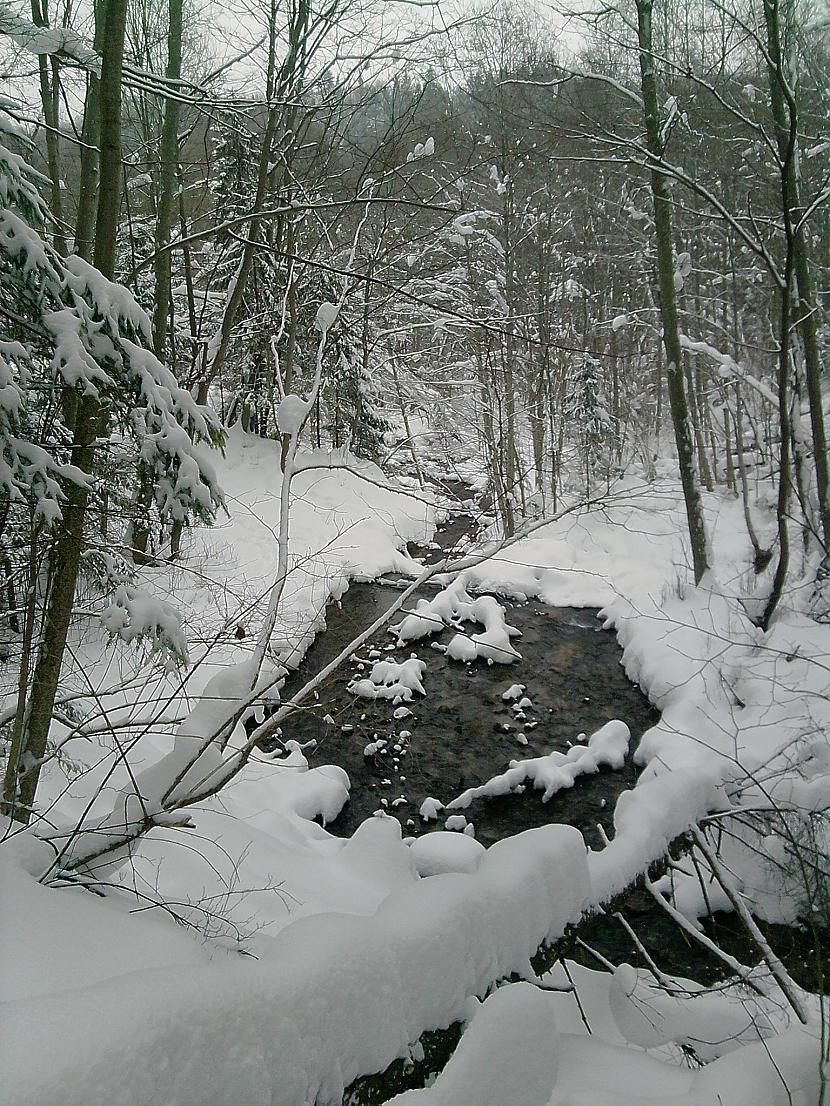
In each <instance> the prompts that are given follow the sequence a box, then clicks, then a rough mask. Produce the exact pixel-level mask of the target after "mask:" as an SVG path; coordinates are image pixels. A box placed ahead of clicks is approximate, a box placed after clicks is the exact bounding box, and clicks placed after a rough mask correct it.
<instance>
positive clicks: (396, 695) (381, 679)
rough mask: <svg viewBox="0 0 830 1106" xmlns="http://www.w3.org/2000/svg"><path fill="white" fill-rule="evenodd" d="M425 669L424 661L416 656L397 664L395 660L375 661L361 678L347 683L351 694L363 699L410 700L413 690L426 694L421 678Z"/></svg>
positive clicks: (395, 701)
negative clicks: (366, 675)
mask: <svg viewBox="0 0 830 1106" xmlns="http://www.w3.org/2000/svg"><path fill="white" fill-rule="evenodd" d="M425 671H426V664H425V662H424V661H421V660H418V658H417V657H410V658H409V660H406V661H404V662H403V663H402V664H398V663H397V662H396V661H376V662H375V663H374V664H373V665H372V671H371V672H370V673H369V675H368V677H367V678H366V679H363V680H353V681H352V682H351V683H350V684H349V691H350V692H351V693H352V695H359V696H360V697H361V698H363V699H391V700H392V702H393V703H400V702H401V700H405V701H406V702H410V701H411V699H412V694H413V692H415V691H417V692H418V694H419V695H426V691H425V690H424V685H423V684H422V683H421V679H422V677H423V675H424V672H425Z"/></svg>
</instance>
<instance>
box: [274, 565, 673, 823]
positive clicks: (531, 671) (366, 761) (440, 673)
mask: <svg viewBox="0 0 830 1106" xmlns="http://www.w3.org/2000/svg"><path fill="white" fill-rule="evenodd" d="M398 595H399V592H398V590H397V589H396V588H395V587H393V586H390V585H386V584H383V583H377V584H356V585H352V587H351V588H350V589H349V591H348V592H347V593H346V595H345V596H344V598H343V602H342V606H341V607H340V608H339V609H338V608H337V607H336V606H332V607H331V608H330V609H329V611H328V613H327V622H328V629H327V630H326V631H325V633H324V634H321V635H320V636H319V637H318V639H317V641H316V642H315V643H314V645H313V646H312V648H311V649H310V650H309V653H308V655H307V657H306V660H305V662H304V663H303V665H302V667H301V669H300V670H299V672H298V673H296V674H295V675H294V676H292V678H291V679H290V680H289V681H288V683H287V685H286V687H285V690H284V692H283V694H284V696H285V697H286V698H289V697H290V695H291V692H292V691H293V690H294V689H295V688H296V687H299V686H300V685H301V683H302V682H303V681H304V680H305V679H306V678H307V677H308V675H309V674H311V673H313V672H314V671H316V670H318V669H319V668H320V667H322V665H324V664H325V663H326V662H327V661H329V660H330V659H331V658H332V657H334V656H335V655H336V654H337V653H338V652H339V651H340V650H341V649H342V648H343V647H344V646H345V645H347V644H348V642H349V641H350V640H352V638H353V637H354V636H355V635H356V634H357V633H358V632H359V631H360V630H361V629H363V628H364V627H365V626H367V625H369V624H370V623H371V622H372V621H373V620H374V619H375V618H377V617H378V615H379V614H381V613H382V611H383V610H385V609H386V607H387V606H389V604H390V603H392V602H393V601H394V600H395V599H396V598H397V596H398ZM500 601H501V602H502V603H503V605H504V606H505V607H506V609H507V620H508V622H509V623H510V624H511V625H513V626H516V627H517V628H518V629H519V630H521V632H522V637H521V638H517V639H515V640H514V644H515V646H516V647H517V648H518V650H519V652H520V653H521V654H522V660H521V661H517V662H515V663H514V664H494V665H492V666H491V665H488V664H487V663H486V662H485V661H482V660H477V661H475V662H474V663H473V664H469V665H468V664H462V663H460V662H458V661H454V660H448V659H447V657H446V656H444V654H443V653H442V652H440V651H438V650H436V649H434V648H432V644H431V643H432V642H435V641H437V642H440V643H443V644H446V643H447V642H448V641H449V639H450V637H451V636H452V634H453V633H454V632H455V631H454V630H445V631H444V632H443V633H442V634H441V635H433V637H432V638H428V639H424V640H422V641H420V642H410V643H407V644H406V645H405V646H404V647H402V648H397V647H396V648H394V649H390V648H389V646H390V644H391V643H392V642H393V641H394V638H393V636H392V635H391V634H389V633H388V632H384V633H381V634H379V635H378V636H377V637H376V638H375V639H374V640H373V641H372V642H370V643H367V644H366V645H365V646H363V648H362V649H361V650H360V651H359V653H358V655H357V656H356V657H355V658H353V660H352V661H351V662H350V663H349V664H348V665H346V666H344V668H343V669H341V671H340V672H338V673H335V674H334V675H333V676H332V677H330V679H329V680H328V681H327V683H326V684H325V685H323V687H322V688H321V690H320V701H319V707H318V709H317V710H315V711H314V712H313V714H312V713H305V714H303V715H299V716H295V717H294V718H292V719H290V720H289V721H288V722H287V723H286V725H285V727H284V734H283V736H284V738H285V739H291V738H294V739H296V740H300V741H308V740H309V739H311V738H315V739H316V740H317V742H318V745H317V748H316V749H315V750H314V751H313V752H311V754H310V760H311V763H312V764H323V763H333V764H338V765H340V766H341V767H342V768H344V769H345V770H346V771H347V772H348V774H349V778H350V780H351V783H352V791H351V799H350V801H349V803H348V804H347V806H346V807H345V809H344V810H343V812H342V814H341V815H340V816H339V817H338V819H337V820H336V821H335V822H334V823H332V825H331V826H330V827H329V828H330V829H331V830H332V831H333V832H334V833H338V834H344V835H349V834H351V833H353V832H354V830H355V828H356V827H357V826H358V825H359V824H360V822H362V821H363V819H364V818H367V817H369V816H370V815H372V814H373V813H375V812H376V811H378V810H386V812H387V813H389V814H391V815H393V816H394V817H396V818H398V819H399V820H400V822H401V823H402V825H403V827H404V831H405V833H407V834H417V833H421V832H424V831H425V830H428V829H430V828H435V823H432V824H430V825H428V824H425V823H423V822H422V820H421V819H420V818H419V816H418V810H419V807H420V805H421V803H422V802H423V801H424V799H425V798H427V797H434V798H437V799H439V800H441V801H442V802H444V803H446V802H448V801H449V800H450V799H452V798H453V797H454V796H455V795H457V794H458V793H459V792H461V791H463V790H465V789H466V788H468V787H475V786H477V785H479V784H482V783H484V782H486V781H487V780H488V779H490V778H491V777H492V776H494V775H496V774H497V773H499V772H503V771H504V770H505V769H506V768H507V767H508V764H509V762H510V760H512V759H514V758H518V757H533V756H541V755H543V754H545V753H549V752H551V751H552V750H553V749H557V750H559V751H561V752H567V750H568V748H569V747H570V744H571V743H573V742H574V741H576V740H577V738H578V736H579V735H583V740H584V735H590V734H591V733H593V732H594V731H595V730H596V729H598V728H599V727H600V726H602V725H603V724H604V723H605V722H607V721H608V720H609V719H611V718H620V719H622V720H623V721H624V722H626V723H627V724H628V726H629V727H630V729H631V731H632V749H633V747H634V744H635V742H636V740H637V738H638V737H639V735H640V734H641V733H642V732H643V730H644V729H646V728H648V727H649V726H651V725H653V723H654V722H655V721H656V719H657V714H656V713H655V711H654V710H653V708H652V707H651V706H650V705H649V703H648V701H647V700H646V698H645V697H644V696H643V695H642V693H641V692H640V690H639V689H638V688H637V687H635V686H634V685H633V684H631V683H630V682H629V680H628V679H627V678H626V676H625V673H624V672H623V670H622V667H621V666H620V663H619V661H620V656H621V653H620V649H619V646H618V645H617V642H616V640H615V638H614V636H613V634H611V633H609V632H606V631H603V630H602V629H601V628H600V625H599V623H598V621H597V618H596V612H595V611H591V610H581V609H576V608H569V607H564V608H551V607H546V606H544V605H542V604H540V603H538V602H535V601H530V602H525V603H510V602H508V601H506V600H503V599H502V600H500ZM477 629H478V627H473V628H472V631H473V632H475V631H476V630H477ZM410 656H418V657H419V658H421V659H422V660H424V661H425V662H426V666H427V668H426V672H425V674H424V678H423V683H424V687H425V689H426V692H427V694H426V696H425V697H422V696H419V695H417V694H416V695H415V696H414V700H413V702H411V703H409V704H405V705H407V706H408V707H409V709H410V710H411V711H412V714H411V716H409V717H406V718H402V719H400V720H396V719H395V718H394V717H393V712H394V710H395V705H394V704H393V703H391V702H390V701H389V700H385V699H381V700H367V699H362V698H357V697H355V696H353V695H352V694H351V693H350V692H349V691H348V689H347V685H348V684H349V682H350V681H351V680H352V679H353V678H360V677H362V676H366V675H368V674H369V672H370V670H371V666H372V664H373V663H374V662H375V661H376V660H378V659H380V658H381V657H382V658H383V659H389V660H395V661H398V662H400V661H403V660H406V659H407V658H408V657H410ZM514 682H515V683H521V684H524V685H526V689H527V690H526V692H525V694H526V695H527V697H528V698H529V699H530V700H531V701H532V704H533V706H532V707H529V708H527V709H526V710H525V711H524V715H525V717H524V718H523V719H519V718H517V717H516V716H515V712H514V711H513V710H512V709H511V705H510V704H509V703H506V702H505V701H504V700H503V699H502V693H503V692H504V691H506V690H507V688H508V687H510V685H511V684H513V683H514ZM326 714H329V715H330V716H331V717H332V718H333V719H334V724H333V725H332V724H330V723H326V722H324V721H323V718H324V716H325V715H326ZM523 738H524V740H526V742H527V744H523V743H522V739H523ZM378 739H382V740H383V739H385V740H386V742H387V744H386V747H385V748H384V749H382V750H381V751H378V752H375V753H373V754H371V755H369V756H365V755H364V749H365V747H366V745H367V744H370V743H372V742H375V741H377V740H378ZM633 782H634V771H633V768H632V767H631V766H630V764H629V765H628V766H627V767H626V768H625V769H624V770H623V771H621V772H612V771H607V770H603V771H601V772H600V773H598V774H597V775H595V776H585V777H582V778H580V779H578V780H577V782H576V784H575V786H574V787H573V788H572V789H571V790H569V791H561V792H559V793H558V794H557V795H555V796H554V797H553V798H552V799H551V800H550V801H549V802H548V803H546V804H544V803H542V801H541V792H533V791H527V792H526V793H525V794H523V795H511V796H506V797H504V798H500V799H490V800H478V801H476V802H474V803H473V804H472V805H471V806H470V807H469V808H468V809H467V810H466V811H465V812H464V813H465V815H466V817H467V818H468V820H469V821H471V822H473V823H474V825H475V832H476V837H477V838H478V839H479V840H480V841H481V842H482V843H483V844H485V845H487V844H490V843H492V842H493V841H495V840H498V839H500V838H502V837H506V836H508V835H510V834H513V833H518V832H520V831H521V830H523V829H528V828H530V827H531V826H538V825H543V824H545V823H547V822H552V821H554V822H566V823H569V824H570V825H574V826H577V827H578V828H579V829H581V830H583V831H584V832H585V834H586V838H587V840H588V841H589V843H591V844H598V843H599V842H598V838H597V833H596V825H597V823H598V822H601V823H603V824H604V825H605V827H606V828H609V827H610V824H611V820H610V816H611V812H612V809H613V804H614V800H615V799H616V796H617V795H618V794H619V792H620V791H621V790H623V789H624V788H627V787H631V786H632V784H633ZM401 799H403V800H405V801H403V802H401V801H400V800H401ZM384 800H385V801H384ZM438 825H439V827H443V819H439V822H438Z"/></svg>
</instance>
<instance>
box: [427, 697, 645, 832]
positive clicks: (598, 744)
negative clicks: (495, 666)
mask: <svg viewBox="0 0 830 1106" xmlns="http://www.w3.org/2000/svg"><path fill="white" fill-rule="evenodd" d="M514 686H515V687H518V686H519V685H518V684H516V685H514ZM511 690H512V689H511ZM522 690H523V689H522ZM505 694H506V693H505ZM518 694H521V691H520V692H519V693H518ZM502 698H504V696H502ZM630 737H631V731H630V730H629V728H628V726H626V724H625V722H620V721H619V720H616V719H615V720H613V721H611V722H606V724H605V725H604V726H603V727H602V728H601V729H599V730H597V732H596V733H595V734H592V735H591V737H590V738H589V739H588V744H587V745H573V746H572V747H571V748H570V749H569V750H568V752H567V753H560V752H557V751H556V750H554V751H553V752H551V753H548V754H547V755H546V756H542V757H532V758H529V759H525V760H511V761H510V767H509V768H508V769H507V771H506V772H502V773H501V774H500V775H498V776H493V777H492V778H491V779H489V780H488V781H487V782H486V783H483V784H481V785H480V786H478V787H470V788H468V789H467V790H466V791H463V792H462V793H461V794H460V795H458V796H456V798H454V799H452V800H451V801H450V802H449V803H447V806H446V809H447V810H465V809H466V808H467V807H468V806H469V805H470V803H472V802H473V800H474V799H494V798H497V797H498V796H500V795H510V794H517V793H518V794H521V792H522V791H524V789H525V786H526V785H527V784H528V783H530V784H532V785H533V787H535V788H538V789H539V790H540V791H543V795H542V802H543V803H546V802H548V800H549V799H551V798H553V796H554V795H555V794H556V793H557V791H561V790H562V789H563V788H568V787H573V785H574V783H575V781H576V780H577V779H578V778H579V776H584V775H588V774H591V773H594V772H598V771H599V769H600V767H602V766H607V767H609V768H615V769H620V768H622V766H623V763H624V761H625V756H626V753H627V752H628V742H629V739H630ZM447 827H448V828H450V827H449V819H448V820H447Z"/></svg>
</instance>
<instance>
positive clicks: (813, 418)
mask: <svg viewBox="0 0 830 1106" xmlns="http://www.w3.org/2000/svg"><path fill="white" fill-rule="evenodd" d="M785 2H786V0H785ZM763 8H764V20H765V23H766V30H767V51H768V57H769V66H768V69H769V82H770V106H771V108H772V117H773V121H774V123H775V132H776V140H777V144H778V155H779V158H780V161H781V166H780V168H781V200H782V207H783V214H784V228H785V233H786V236H787V241H788V246H789V248H790V249H791V252H792V258H793V271H794V274H795V282H796V288H797V291H798V321H797V325H798V329H799V333H800V334H801V341H802V345H803V347H804V376H805V382H806V385H807V398H808V401H809V405H810V426H811V430H812V439H813V463H814V465H815V470H816V485H817V489H818V505H819V518H820V519H821V528H822V534H823V537H824V550H825V556H824V562H825V566H826V565H827V563H828V559H829V558H830V475H829V474H828V459H827V434H826V431H825V426H824V411H823V408H822V398H821V362H820V359H819V351H818V340H817V335H816V306H817V305H816V299H815V292H814V289H813V281H812V275H811V273H810V256H809V245H808V241H807V236H806V234H805V230H804V225H803V223H802V221H801V216H802V213H803V206H802V203H801V197H800V180H799V175H800V174H799V167H798V145H797V135H798V104H797V102H796V99H795V96H794V95H793V92H792V88H791V86H790V82H789V80H788V75H787V68H788V67H787V65H786V59H785V56H784V50H783V47H782V43H781V0H764V4H763ZM782 433H783V431H782ZM782 448H783V447H782Z"/></svg>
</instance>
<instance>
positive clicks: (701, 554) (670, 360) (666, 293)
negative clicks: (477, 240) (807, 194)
mask: <svg viewBox="0 0 830 1106" xmlns="http://www.w3.org/2000/svg"><path fill="white" fill-rule="evenodd" d="M652 9H653V4H652V0H637V30H638V41H639V55H640V83H641V91H642V97H643V114H644V119H645V128H646V142H647V146H648V151H649V154H650V155H651V158H652V161H653V162H654V165H655V167H654V168H652V170H651V173H650V176H651V194H652V200H653V204H654V233H655V239H656V246H657V279H658V287H659V290H660V318H661V321H662V324H663V346H664V348H665V352H666V379H667V382H668V393H669V405H670V407H671V415H672V423H673V424H674V437H675V442H676V445H677V460H678V465H679V467H680V482H681V484H682V487H683V499H684V501H685V505H686V518H687V520H688V525H689V539H690V543H691V549H692V562H693V567H694V575H695V583H696V584H699V583H700V581H701V579H702V577H703V575H704V573H705V572H706V571H707V570H708V568H709V557H708V548H707V540H706V527H705V524H704V518H703V503H702V500H701V496H700V488H699V486H698V480H697V471H696V469H695V458H694V448H693V445H692V436H691V432H690V428H689V408H688V403H687V400H686V393H685V390H684V388H683V360H682V357H683V351H682V349H681V346H680V332H679V328H678V321H677V301H676V296H675V287H674V256H673V249H672V246H673V243H672V215H671V200H670V197H669V189H668V183H667V181H666V178H665V176H664V175H663V174H662V173H661V172H660V171H659V169H658V168H657V165H658V164H659V162H660V161H661V160H662V158H663V153H664V144H663V139H662V137H661V133H660V107H659V101H658V97H657V80H656V76H655V72H654V54H653V52H652V19H651V17H652Z"/></svg>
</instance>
